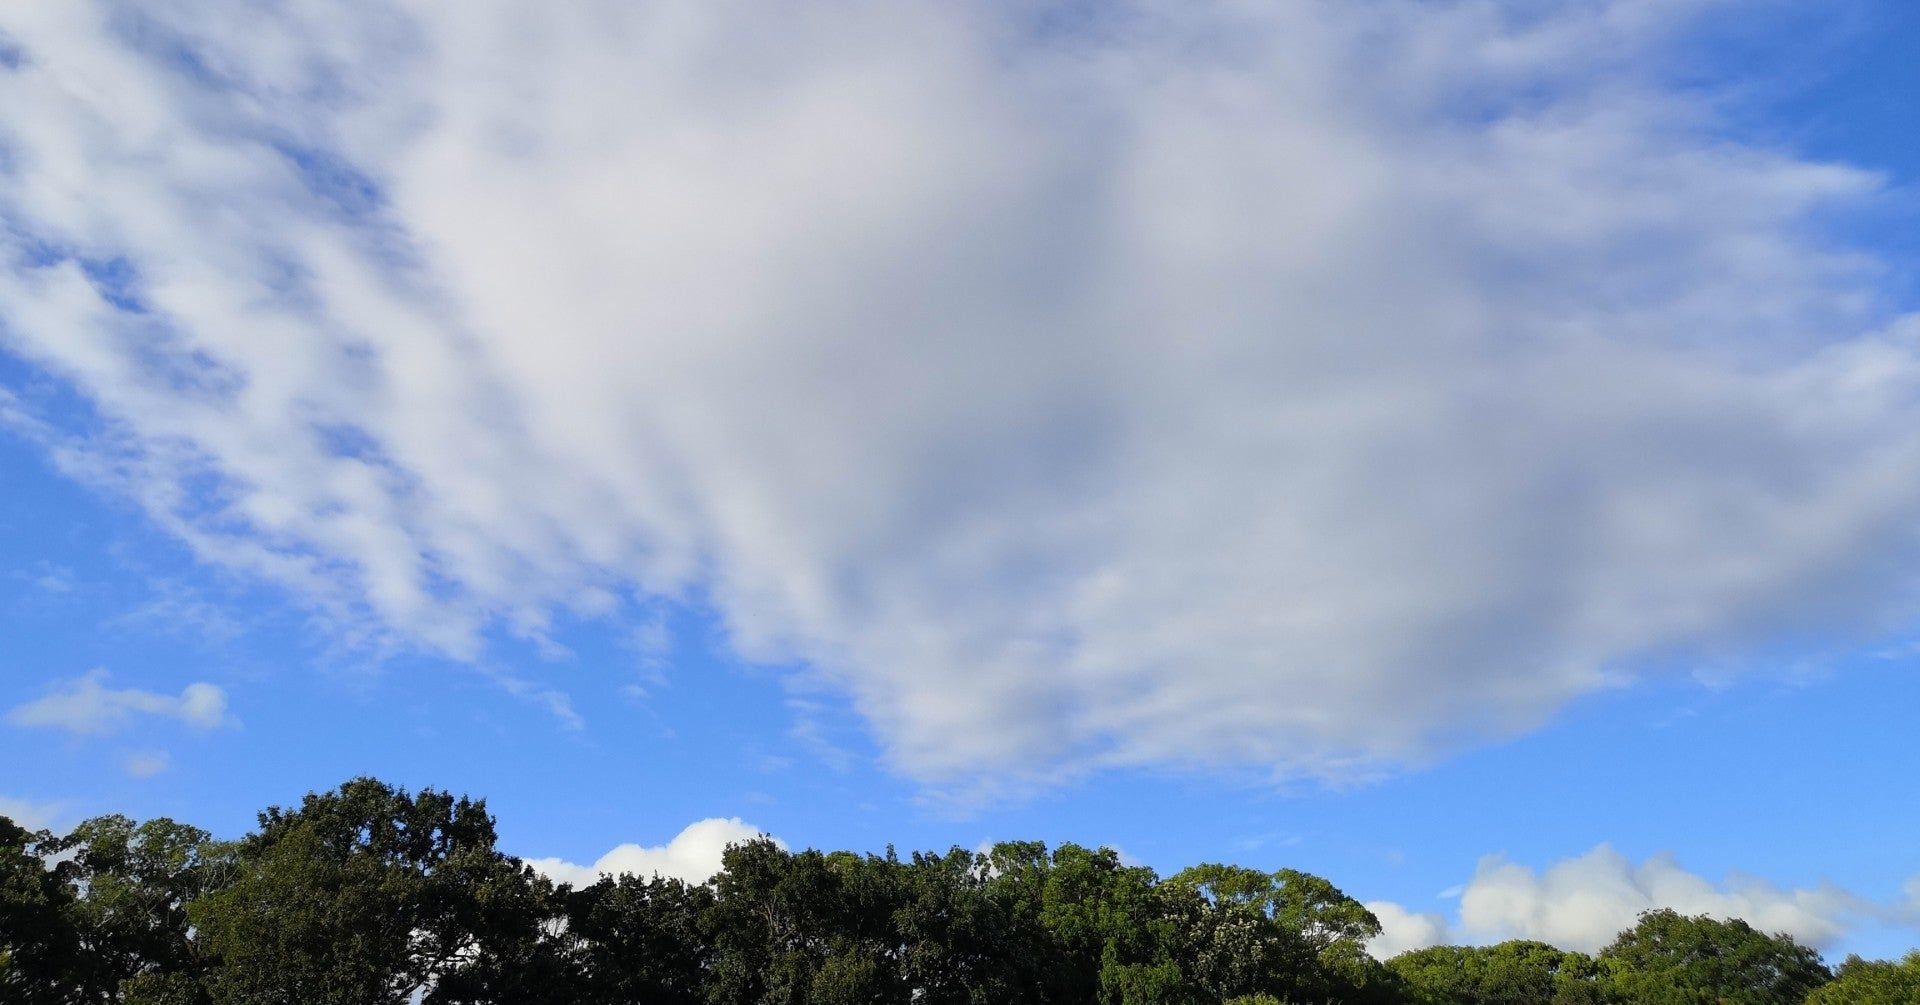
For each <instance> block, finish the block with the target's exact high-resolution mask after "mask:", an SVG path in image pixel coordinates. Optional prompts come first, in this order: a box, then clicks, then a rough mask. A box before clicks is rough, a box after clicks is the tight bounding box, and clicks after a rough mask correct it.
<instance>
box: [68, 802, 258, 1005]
mask: <svg viewBox="0 0 1920 1005" xmlns="http://www.w3.org/2000/svg"><path fill="white" fill-rule="evenodd" d="M57 847H58V848H59V851H60V853H61V856H62V857H63V859H64V864H63V866H62V868H63V869H64V870H65V871H66V875H67V877H68V879H69V881H71V882H73V883H75V884H77V886H78V888H79V890H80V891H81V895H80V896H79V897H78V899H77V900H76V901H75V902H74V905H73V907H72V913H73V916H74V925H75V927H76V928H77V929H78V930H79V931H80V933H81V937H82V940H83V942H84V943H85V946H86V951H87V956H88V961H87V963H88V965H87V971H88V974H89V983H90V984H91V985H92V995H91V997H94V998H96V999H99V1000H114V999H116V998H118V997H119V996H120V994H121V992H122V991H123V990H128V989H132V990H134V991H137V993H138V996H139V997H141V998H142V999H145V1000H154V1001H173V1000H180V1001H186V1002H194V1001H200V1000H202V996H200V995H199V993H198V991H197V989H198V987H199V984H200V976H201V973H202V970H203V961H202V960H201V959H200V957H199V954H198V952H197V947H196V945H195V943H194V941H193V940H192V939H191V938H190V933H189V927H190V926H189V922H188V917H187V905H188V904H189V903H191V902H192V901H194V900H196V899H198V898H200V897H203V896H206V895H207V894H208V893H210V892H212V891H214V890H216V889H218V888H219V887H220V886H222V885H223V884H224V883H225V882H226V880H227V878H228V876H229V875H230V871H231V867H232V854H231V847H230V846H226V845H221V844H218V843H216V842H215V841H213V840H212V838H211V836H210V835H209V834H208V833H207V832H206V831H203V830H201V829H199V828H198V827H191V826H188V825H186V824H182V823H176V822H175V821H172V820H168V819H166V818H164V817H162V818H159V819H155V820H149V821H146V822H145V823H140V824H136V823H134V822H133V821H132V820H130V819H128V818H126V817H124V816H119V815H112V816H102V817H95V818H93V819H91V820H88V821H86V822H84V823H82V824H80V826H78V827H76V828H74V829H73V831H72V833H70V834H68V835H67V836H66V837H65V838H63V839H61V840H60V841H59V842H58V845H57Z"/></svg>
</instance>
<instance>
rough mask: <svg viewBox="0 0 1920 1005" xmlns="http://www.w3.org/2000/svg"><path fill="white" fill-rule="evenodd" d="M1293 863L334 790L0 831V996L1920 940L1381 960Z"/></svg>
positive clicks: (1859, 966) (175, 1000) (1351, 912)
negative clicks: (543, 843)
mask: <svg viewBox="0 0 1920 1005" xmlns="http://www.w3.org/2000/svg"><path fill="white" fill-rule="evenodd" d="M1379 933H1380V923H1379V920H1378V919H1377V918H1375V917H1374V916H1373V914H1372V913H1371V912H1369V911H1368V910H1367V909H1366V907H1365V906H1364V905H1362V904H1361V903H1359V902H1358V901H1356V900H1355V899H1354V898H1352V897H1351V896H1348V895H1347V894H1346V893H1345V892H1343V891H1342V890H1340V889H1339V888H1338V887H1336V886H1334V885H1333V884H1332V883H1331V882H1329V881H1327V880H1326V879H1323V878H1321V877H1319V876H1314V875H1311V874H1308V873H1304V872H1299V871H1297V870H1292V869H1280V870H1277V871H1271V872H1268V871H1262V870H1257V869H1250V868H1246V867H1243V866H1236V865H1228V864H1222V863H1206V864H1201V865H1196V866H1193V867H1191V868H1188V869H1184V870H1181V871H1180V872H1177V873H1175V874H1173V875H1172V876H1170V877H1166V878H1162V877H1160V876H1159V875H1158V874H1157V873H1155V872H1154V871H1153V870H1152V869H1148V868H1144V867H1141V866H1136V865H1129V864H1127V863H1125V862H1123V861H1122V860H1121V859H1120V857H1119V855H1118V854H1117V853H1115V852H1114V851H1113V850H1112V849H1107V848H1098V849H1096V848H1086V847H1082V846H1079V845H1074V844H1065V845H1060V846H1058V847H1051V848H1050V847H1048V846H1046V845H1044V844H1040V843H1037V842H1017V841H1016V842H1006V843H1002V844H998V845H995V846H993V847H991V848H989V849H985V850H981V851H968V850H965V849H962V848H957V847H956V848H952V849H949V850H947V851H945V852H915V853H913V854H911V855H907V856H905V857H902V856H901V855H899V854H897V853H896V852H894V851H893V850H892V849H889V850H888V851H887V852H886V853H885V854H883V855H875V854H862V853H855V852H845V851H839V852H823V851H818V850H811V849H809V850H802V851H789V850H786V849H784V848H782V847H780V846H779V845H777V844H775V843H774V842H772V841H770V840H764V839H761V840H754V841H749V842H746V843H743V844H738V845H735V846H733V847H731V848H729V849H728V850H727V852H726V854H725V857H724V861H723V867H722V869H721V870H720V872H719V873H718V874H717V875H716V876H714V877H713V879H712V880H711V881H709V882H706V883H686V882H682V881H680V880H676V879H664V878H659V877H637V876H619V877H611V878H605V879H600V880H599V881H597V882H595V883H592V884H591V885H587V886H584V887H580V888H575V887H572V886H568V885H565V884H554V883H552V882H549V881H548V880H547V879H545V878H543V877H542V876H540V875H538V874H537V873H535V872H534V871H533V870H532V869H530V868H529V867H528V866H526V865H525V864H524V863H522V862H521V861H519V860H518V859H516V858H514V857H512V856H510V855H507V854H505V853H504V852H502V851H501V850H500V849H499V847H498V841H497V836H496V832H495V829H494V820H493V818H492V816H491V815H489V814H488V812H487V809H486V805H485V803H484V802H481V801H479V800H474V799H469V798H466V797H456V796H454V795H451V794H449V793H445V792H440V791H436V790H433V789H427V790H423V791H420V792H417V793H409V792H407V791H405V790H403V789H398V788H395V787H393V786H390V785H387V784H385V783H382V782H379V781H376V780H373V779H368V778H360V779H354V780H352V781H349V782H347V783H346V784H344V785H342V786H340V787H339V788H337V789H334V790H332V791H329V792H324V793H316V794H312V795H309V796H307V797H306V798H305V799H303V800H302V801H301V802H300V804H299V805H298V806H295V807H289V808H282V807H272V808H269V809H268V810H266V811H265V812H264V813H261V814H260V816H259V820H258V826H257V827H256V829H255V830H254V831H253V832H251V833H249V834H247V835H245V836H243V837H242V838H240V839H239V840H236V841H218V840H215V839H214V838H213V837H212V836H211V835H209V834H208V833H206V832H205V831H202V830H199V829H197V828H194V827H191V826H188V825H186V824H181V823H177V822H175V821H172V820H166V819H157V820H149V821H146V822H139V823H137V822H135V821H133V820H130V819H128V818H126V817H122V816H103V817H96V818H94V819H91V820H88V821H85V822H83V823H81V824H80V825H79V826H78V827H75V828H74V829H73V830H72V831H71V832H69V833H67V834H66V835H64V836H55V835H53V834H51V833H48V832H32V831H28V830H26V829H25V828H22V827H20V826H18V825H17V824H15V823H13V822H12V821H10V820H7V819H5V818H4V817H0V1001H4V1002H6V1003H8V1005H12V1003H16V1002H17V1003H20V1005H94V1003H102V1005H115V1003H127V1005H403V1003H411V1002H421V1003H423V1005H494V1003H499V1005H507V1003H513V1005H627V1003H633V1005H641V1003H644V1005H888V1003H900V1005H1000V1003H1006V1005H1014V1003H1020V1005H1027V1003H1032V1005H1228V1003H1231V1005H1335V1003H1352V1005H1376V1003H1377V1005H1694V1003H1702V1005H1705V1003H1714V1005H1719V1003H1728V1005H1774V1003H1793V1005H1801V1003H1806V1005H1896V1003H1897V1005H1920V953H1916V954H1914V955H1912V956H1909V957H1907V958H1906V959H1905V960H1903V961H1899V962H1870V961H1865V960H1860V959H1857V958H1856V959H1849V960H1848V961H1847V962H1846V963H1845V964H1843V965H1842V966H1841V967H1840V969H1839V971H1838V974H1837V975H1836V974H1833V973H1830V972H1829V971H1828V969H1827V967H1826V966H1825V964H1824V963H1823V962H1822V961H1821V960H1820V957H1819V955H1818V954H1817V953H1815V952H1814V951H1813V950H1812V949H1810V948H1808V947H1806V946H1803V945H1800V944H1798V943H1796V942H1795V941H1794V940H1792V939H1790V938H1788V937H1786V936H1783V935H1769V934H1767V933H1764V932H1761V931H1759V930H1757V929H1754V928H1753V927H1751V926H1749V925H1747V924H1746V923H1744V922H1740V921H1721V920H1715V919H1712V918H1706V917H1686V916H1683V915H1680V914H1677V913H1675V912H1672V911H1653V912H1649V913H1648V914H1646V915H1643V916H1642V917H1641V919H1640V921H1639V923H1638V924H1637V925H1635V926H1634V927H1633V928H1632V929H1629V930H1628V931H1626V932H1622V933H1621V934H1620V936H1619V937H1618V938H1617V939H1616V940H1615V941H1614V943H1613V944H1612V945H1610V946H1608V947H1607V948H1606V949H1605V950H1604V951H1602V952H1601V953H1599V954H1598V955H1597V956H1588V955H1586V954H1583V953H1577V952H1568V951H1564V950H1561V949H1557V948H1555V947H1553V946H1549V945H1546V944H1544V943H1539V942H1525V941H1514V942H1505V943H1501V944H1499V945H1492V946H1436V947H1432V948H1428V949H1420V950H1415V951H1412V952H1408V953H1403V954H1401V955H1400V956H1397V957H1395V958H1393V959H1392V960H1389V961H1387V962H1385V963H1381V962H1379V961H1376V960H1375V959H1374V958H1373V957H1372V956H1370V955H1368V953H1367V948H1366V947H1367V944H1368V942H1369V940H1372V939H1373V938H1375V937H1376V936H1377V935H1379Z"/></svg>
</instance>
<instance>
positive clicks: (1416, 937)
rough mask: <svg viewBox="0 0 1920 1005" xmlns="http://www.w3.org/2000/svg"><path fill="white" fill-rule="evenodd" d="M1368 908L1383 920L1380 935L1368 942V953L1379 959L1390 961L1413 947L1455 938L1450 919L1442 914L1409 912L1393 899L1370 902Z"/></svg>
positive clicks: (1433, 944) (1418, 947) (1442, 942)
mask: <svg viewBox="0 0 1920 1005" xmlns="http://www.w3.org/2000/svg"><path fill="white" fill-rule="evenodd" d="M1367 910H1369V911H1372V912H1373V916H1374V917H1375V918H1378V919H1379V920H1380V934H1379V935H1377V936H1375V937H1374V938H1373V940H1372V941H1370V942H1368V943H1367V952H1369V953H1371V954H1372V955H1373V957H1374V958H1375V959H1379V960H1390V959H1392V958H1394V957H1395V956H1398V955H1400V954H1401V953H1404V952H1406V951H1408V950H1410V949H1425V948H1426V947H1428V946H1438V945H1443V944H1445V943H1447V942H1450V941H1452V940H1451V939H1450V938H1449V930H1448V927H1447V919H1446V918H1444V917H1442V916H1441V915H1438V914H1432V913H1424V914H1423V913H1420V912H1417V911H1409V910H1407V909H1406V908H1404V907H1401V906H1400V905H1399V904H1396V903H1394V902H1393V901H1390V900H1372V901H1368V902H1367Z"/></svg>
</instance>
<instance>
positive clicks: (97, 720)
mask: <svg viewBox="0 0 1920 1005" xmlns="http://www.w3.org/2000/svg"><path fill="white" fill-rule="evenodd" d="M108 676H109V675H108V674H107V672H106V671H105V670H94V671H92V672H90V673H87V674H85V675H83V676H81V677H77V678H75V679H73V680H70V681H65V682H63V683H60V684H56V685H55V686H54V687H53V688H51V689H49V690H48V691H47V693H46V694H45V695H42V696H41V697H39V698H36V699H34V700H33V701H29V702H27V703H25V704H23V705H17V706H15V707H14V708H13V709H12V710H10V711H8V712H7V721H8V722H10V723H12V724H14V725H16V726H32V727H40V728H46V729H61V730H65V731H67V732H69V733H75V734H79V735H83V736H105V735H108V734H111V733H117V732H119V731H121V730H122V729H125V728H126V727H127V726H128V725H129V724H130V723H131V722H132V721H133V720H134V719H135V718H137V717H139V716H154V717H158V718H163V719H174V720H177V721H179V722H180V723H181V724H183V725H185V726H187V727H189V728H191V729H198V730H208V729H214V728H217V727H219V726H221V725H223V724H225V723H227V722H228V718H227V692H226V691H224V690H222V689H221V688H220V687H219V686H218V685H215V684H208V683H205V682H204V681H202V682H198V683H193V684H188V685H187V686H186V687H185V688H182V689H181V691H180V693H179V694H178V695H165V694H158V693H155V692H153V691H142V690H140V689H139V688H120V689H116V688H110V687H108V686H107V679H108ZM130 770H131V769H130Z"/></svg>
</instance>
